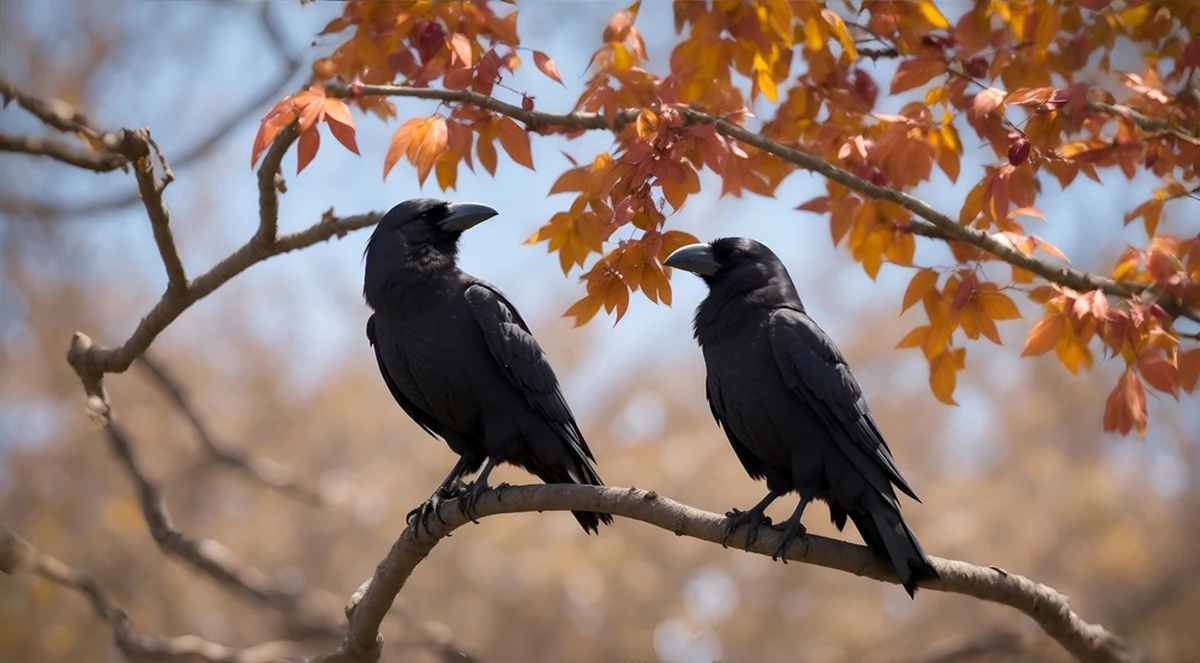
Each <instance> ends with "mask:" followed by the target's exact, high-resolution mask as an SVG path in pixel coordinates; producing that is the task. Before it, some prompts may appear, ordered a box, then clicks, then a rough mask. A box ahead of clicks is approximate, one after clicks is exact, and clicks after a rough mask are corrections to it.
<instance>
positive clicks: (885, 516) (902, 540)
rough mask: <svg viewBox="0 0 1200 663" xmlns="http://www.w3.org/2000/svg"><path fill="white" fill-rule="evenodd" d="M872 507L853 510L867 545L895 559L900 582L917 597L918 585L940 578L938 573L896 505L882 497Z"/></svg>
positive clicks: (891, 559)
mask: <svg viewBox="0 0 1200 663" xmlns="http://www.w3.org/2000/svg"><path fill="white" fill-rule="evenodd" d="M871 507H873V508H868V509H862V510H859V511H851V512H850V513H849V516H850V519H851V520H852V521H854V525H855V527H857V528H858V532H859V534H861V535H862V538H863V541H864V542H865V543H866V544H867V547H868V548H870V549H871V550H873V551H875V552H876V554H879V555H881V556H883V557H885V558H886V559H888V560H889V561H891V563H892V567H893V568H895V569H896V573H897V574H898V575H899V576H900V584H902V585H903V586H904V589H905V591H907V592H908V595H909V596H910V597H914V596H915V595H916V592H917V586H918V585H919V584H920V583H921V582H923V581H929V580H936V579H937V578H938V577H939V576H938V573H937V571H936V570H934V568H933V565H932V564H931V563H930V562H929V558H928V557H927V556H926V555H925V550H924V549H922V548H921V542H920V541H918V540H917V535H916V534H914V533H913V531H912V529H911V528H909V526H908V523H906V522H904V518H903V517H902V516H901V515H900V511H899V510H898V509H896V507H895V506H894V505H892V504H888V503H886V502H883V500H880V501H879V502H878V503H876V504H873V505H871Z"/></svg>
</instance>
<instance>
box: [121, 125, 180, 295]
mask: <svg viewBox="0 0 1200 663" xmlns="http://www.w3.org/2000/svg"><path fill="white" fill-rule="evenodd" d="M127 142H128V144H129V145H128V149H127V150H126V152H125V153H126V154H127V155H128V156H129V157H130V159H132V161H133V173H134V176H135V177H137V183H138V192H139V193H140V194H141V197H142V203H143V204H145V206H146V214H147V216H149V217H150V227H151V228H152V229H153V230H154V242H155V243H156V244H157V245H158V254H159V255H160V256H161V257H162V261H163V267H165V268H166V270H167V292H168V293H169V294H170V295H173V296H176V297H178V296H182V295H183V294H184V293H185V292H186V291H187V289H188V279H187V272H186V271H185V270H184V268H183V258H182V257H181V256H180V255H179V248H178V247H177V246H176V245H175V233H174V232H173V231H172V230H171V212H170V210H168V209H167V203H166V201H164V200H163V191H164V190H165V189H166V188H167V184H169V183H171V182H172V181H174V179H175V174H174V173H173V172H171V166H170V164H168V163H167V158H166V156H164V155H163V153H162V152H161V151H160V150H159V149H158V145H157V144H155V142H154V140H153V139H152V138H151V137H150V130H149V129H139V130H136V131H130V132H129V140H128V141H127ZM151 156H156V157H157V158H158V161H159V163H160V164H161V165H162V169H163V176H162V178H161V179H160V178H159V177H158V176H156V175H155V174H154V162H153V161H152V160H151Z"/></svg>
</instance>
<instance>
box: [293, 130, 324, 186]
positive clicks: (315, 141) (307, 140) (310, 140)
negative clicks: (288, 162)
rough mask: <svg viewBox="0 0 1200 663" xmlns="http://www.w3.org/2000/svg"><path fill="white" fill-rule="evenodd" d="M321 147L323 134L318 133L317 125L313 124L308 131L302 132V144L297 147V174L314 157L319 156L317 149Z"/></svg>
mask: <svg viewBox="0 0 1200 663" xmlns="http://www.w3.org/2000/svg"><path fill="white" fill-rule="evenodd" d="M320 147H321V134H319V133H317V127H316V126H312V127H309V128H308V131H305V132H304V133H302V134H300V144H299V145H298V146H297V147H296V174H297V175H299V174H300V171H302V170H304V167H305V166H307V165H308V164H309V163H311V162H312V160H313V157H315V156H317V150H318V149H320Z"/></svg>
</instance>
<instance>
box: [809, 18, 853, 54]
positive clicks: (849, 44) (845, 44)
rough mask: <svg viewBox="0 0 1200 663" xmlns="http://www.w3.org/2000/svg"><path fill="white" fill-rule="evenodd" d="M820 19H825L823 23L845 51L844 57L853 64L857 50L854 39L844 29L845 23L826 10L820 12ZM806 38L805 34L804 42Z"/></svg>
mask: <svg viewBox="0 0 1200 663" xmlns="http://www.w3.org/2000/svg"><path fill="white" fill-rule="evenodd" d="M821 17H822V18H824V19H825V22H826V23H828V24H829V27H830V29H831V30H833V36H834V37H837V40H838V42H840V43H841V44H842V48H843V49H845V51H846V55H847V56H848V57H849V58H850V61H851V62H853V61H854V60H857V59H858V49H857V48H855V46H854V39H853V38H851V37H850V31H849V30H847V29H846V22H845V21H843V20H842V17H841V16H838V15H837V14H835V13H833V12H831V11H829V10H828V9H822V10H821ZM807 38H808V35H807V34H805V40H806V41H807ZM814 50H815V49H814Z"/></svg>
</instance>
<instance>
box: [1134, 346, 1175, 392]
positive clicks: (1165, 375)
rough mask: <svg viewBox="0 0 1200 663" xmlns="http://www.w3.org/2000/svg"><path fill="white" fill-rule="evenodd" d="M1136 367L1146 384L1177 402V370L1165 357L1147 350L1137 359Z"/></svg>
mask: <svg viewBox="0 0 1200 663" xmlns="http://www.w3.org/2000/svg"><path fill="white" fill-rule="evenodd" d="M1137 367H1138V371H1139V372H1140V373H1141V374H1142V377H1143V378H1145V379H1146V384H1148V385H1150V386H1151V387H1154V388H1155V389H1157V390H1159V391H1161V392H1163V393H1164V394H1171V395H1172V396H1174V397H1175V400H1179V369H1177V368H1176V367H1175V365H1174V364H1172V363H1171V362H1169V361H1167V358H1166V357H1164V356H1162V355H1161V354H1159V353H1157V352H1155V351H1154V350H1151V349H1147V350H1146V351H1145V352H1143V353H1142V356H1141V357H1140V358H1139V359H1138V362H1137Z"/></svg>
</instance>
